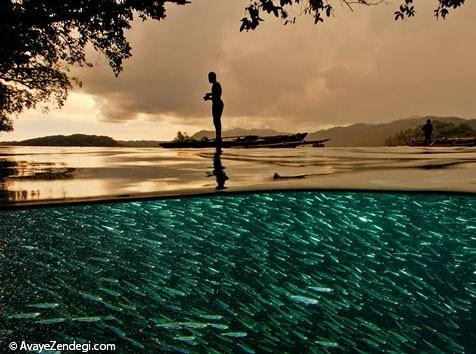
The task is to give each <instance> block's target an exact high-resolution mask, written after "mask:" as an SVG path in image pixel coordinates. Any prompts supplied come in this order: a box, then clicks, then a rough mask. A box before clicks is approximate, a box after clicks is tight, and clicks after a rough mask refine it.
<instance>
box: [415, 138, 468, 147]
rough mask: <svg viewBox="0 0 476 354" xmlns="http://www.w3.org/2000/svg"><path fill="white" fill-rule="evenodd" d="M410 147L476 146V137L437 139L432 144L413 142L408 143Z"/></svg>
mask: <svg viewBox="0 0 476 354" xmlns="http://www.w3.org/2000/svg"><path fill="white" fill-rule="evenodd" d="M408 145H409V146H433V147H450V146H476V137H466V138H437V139H434V140H433V141H432V142H431V143H430V144H425V141H424V140H412V141H409V142H408Z"/></svg>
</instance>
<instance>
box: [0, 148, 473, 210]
mask: <svg viewBox="0 0 476 354" xmlns="http://www.w3.org/2000/svg"><path fill="white" fill-rule="evenodd" d="M217 185H219V188H218V190H219V191H221V192H229V191H242V190H250V191H256V190H269V189H272V190H276V189H289V188H303V189H364V190H399V191H402V190H403V191H410V190H417V191H423V190H424V191H459V192H471V193H474V192H476V148H411V147H397V148H386V147H379V148H311V147H306V148H296V149H225V150H224V151H223V153H221V154H216V152H215V151H214V150H213V149H183V150H167V149H161V148H77V147H73V148H71V147H68V148H57V147H0V199H1V200H3V204H5V203H22V202H45V201H51V200H59V201H63V200H75V199H109V198H118V197H127V196H129V197H130V196H160V195H185V194H194V193H214V192H216V191H217Z"/></svg>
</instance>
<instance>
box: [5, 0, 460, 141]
mask: <svg viewBox="0 0 476 354" xmlns="http://www.w3.org/2000/svg"><path fill="white" fill-rule="evenodd" d="M435 1H436V6H437V7H436V8H435V15H436V16H441V17H443V18H444V17H446V15H447V14H448V11H449V10H450V9H454V8H457V7H459V6H461V5H463V4H464V0H435ZM381 2H382V0H251V1H250V5H249V6H248V7H246V9H245V13H246V16H245V17H243V18H242V19H241V27H240V30H241V31H243V30H246V31H247V30H254V29H256V27H258V25H259V24H260V22H262V21H263V19H262V17H261V16H262V14H263V13H264V14H270V15H274V16H276V17H279V18H281V19H282V21H283V23H284V24H287V23H290V22H294V19H290V18H289V15H288V13H289V10H290V9H291V7H292V6H296V5H297V6H302V7H303V9H304V14H307V15H310V16H312V17H313V18H314V22H315V23H318V22H321V21H323V19H324V18H325V17H329V16H331V15H332V14H333V13H334V7H333V5H335V4H336V3H343V4H345V5H347V6H349V7H350V8H352V6H355V5H367V6H369V5H377V4H379V3H381ZM167 3H172V4H177V5H185V4H187V3H190V1H188V0H71V1H51V0H0V131H2V130H4V131H8V130H12V129H13V126H12V118H13V117H14V116H15V115H18V114H19V113H21V112H22V111H23V110H25V109H28V108H33V107H36V106H37V105H38V104H39V103H41V102H44V103H46V104H47V103H54V104H56V105H57V106H60V107H61V106H62V105H63V104H64V102H65V100H66V97H67V95H68V92H69V90H70V89H71V88H72V84H73V83H74V81H75V79H74V78H71V77H69V76H68V65H72V64H76V65H80V66H91V64H90V63H88V62H87V60H86V56H85V49H86V46H87V45H92V46H93V47H94V48H95V49H96V50H97V51H99V52H101V53H103V54H104V55H105V57H106V58H107V60H108V62H109V65H110V66H111V68H112V70H113V72H114V73H115V74H116V75H118V74H119V73H120V71H121V70H122V62H123V61H124V60H125V59H127V58H129V57H130V56H131V47H130V45H129V42H128V41H127V40H126V38H125V35H124V31H125V30H127V29H129V28H130V23H131V22H132V20H133V18H134V15H136V16H139V17H140V18H141V19H142V20H146V19H149V18H150V19H154V20H162V19H164V18H165V5H166V4H167ZM413 3H414V1H413V0H404V2H403V3H402V5H401V6H400V8H399V9H398V10H397V11H396V12H395V14H394V16H395V19H404V18H405V17H411V16H413V15H414V14H415V8H414V5H413ZM45 107H47V106H45Z"/></svg>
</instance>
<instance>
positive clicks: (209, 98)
mask: <svg viewBox="0 0 476 354" xmlns="http://www.w3.org/2000/svg"><path fill="white" fill-rule="evenodd" d="M212 97H213V94H212V93H211V92H207V93H206V94H205V96H203V99H204V100H205V101H209V100H211V99H212Z"/></svg>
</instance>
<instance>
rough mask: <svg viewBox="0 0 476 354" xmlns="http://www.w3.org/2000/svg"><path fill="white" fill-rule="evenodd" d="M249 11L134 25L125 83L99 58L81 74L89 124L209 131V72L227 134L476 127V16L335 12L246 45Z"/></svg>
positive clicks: (176, 11)
mask: <svg viewBox="0 0 476 354" xmlns="http://www.w3.org/2000/svg"><path fill="white" fill-rule="evenodd" d="M246 4H247V1H241V0H240V1H235V0H234V1H223V0H200V1H193V2H192V4H190V5H187V6H181V7H177V6H170V7H169V11H168V17H167V18H166V19H165V20H164V21H162V22H153V21H147V22H140V21H137V22H135V23H134V24H133V28H132V29H131V31H130V32H129V34H128V37H129V39H130V41H131V45H132V47H133V57H132V58H131V59H129V60H128V61H127V62H126V63H125V65H124V71H123V72H122V73H121V75H120V76H119V78H116V77H114V75H113V74H112V71H111V70H110V68H108V67H107V64H106V63H105V61H104V60H103V59H102V58H100V57H97V55H96V54H93V55H92V58H93V62H95V64H96V66H95V67H94V68H92V69H88V68H81V69H74V70H73V73H74V74H75V75H77V76H79V77H80V79H82V81H83V84H84V88H83V89H82V90H81V91H78V92H80V93H81V94H82V95H85V97H86V96H87V97H88V100H89V101H91V100H93V101H94V102H95V108H94V109H93V110H92V111H94V112H95V114H94V116H93V117H89V119H95V120H96V121H98V122H102V123H107V124H108V125H110V126H111V127H113V126H120V125H121V124H125V123H127V124H134V122H137V124H141V123H140V122H143V121H147V122H152V123H154V122H155V123H156V124H157V127H158V129H160V124H164V125H166V126H167V127H169V129H170V130H173V128H171V127H173V126H174V125H176V126H177V127H179V126H180V127H187V126H190V127H191V129H192V127H193V128H196V127H203V128H210V127H211V119H210V107H209V104H208V103H205V102H203V100H202V99H201V97H202V96H203V94H204V92H206V91H207V90H208V89H209V84H208V82H207V73H208V72H209V71H210V70H214V71H216V72H217V74H218V79H219V81H220V82H221V84H222V86H223V89H224V93H223V98H224V101H225V111H224V116H223V124H224V126H225V127H235V126H241V127H250V126H252V127H272V128H275V129H276V130H281V131H295V130H303V129H305V130H311V131H312V130H314V129H317V128H319V127H322V126H329V125H339V124H350V123H354V122H375V123H378V122H384V121H390V120H393V119H398V118H403V117H407V116H412V115H424V114H435V115H459V116H464V117H474V116H476V105H475V104H474V98H473V96H474V92H476V67H475V66H474V62H475V61H476V46H474V45H473V44H472V41H473V39H474V38H476V21H475V20H476V18H475V17H476V15H475V14H476V4H473V3H468V4H467V5H465V6H464V7H463V8H461V9H460V10H458V11H455V12H454V13H451V14H450V16H449V17H448V18H447V20H445V21H442V20H439V21H437V20H436V19H435V18H434V17H433V16H432V5H433V4H432V3H428V2H426V3H424V2H422V3H419V4H418V8H417V10H418V13H417V16H416V17H415V18H414V19H411V20H407V21H404V22H395V21H394V20H393V16H392V14H393V11H394V10H395V6H396V4H390V5H388V4H387V5H386V4H383V5H381V6H377V7H369V8H365V7H359V8H356V9H355V11H354V12H350V11H349V10H347V9H345V8H338V9H337V13H336V17H335V18H330V19H328V21H327V22H325V23H324V24H319V25H316V26H315V25H313V24H312V19H311V18H308V17H306V16H299V17H298V19H297V23H296V24H295V25H290V26H283V25H282V24H281V23H280V22H279V21H278V20H275V19H272V18H269V17H267V18H266V21H265V22H264V24H263V26H261V27H260V28H258V29H257V30H256V31H254V32H249V33H240V32H239V20H240V18H241V17H242V16H241V15H242V14H243V9H244V7H245V6H246ZM95 55H96V57H95ZM96 58H97V59H96ZM89 101H88V102H89ZM65 119H66V118H65ZM147 124H149V123H147ZM113 130H114V129H113ZM111 135H114V132H111ZM137 138H139V137H137Z"/></svg>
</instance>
